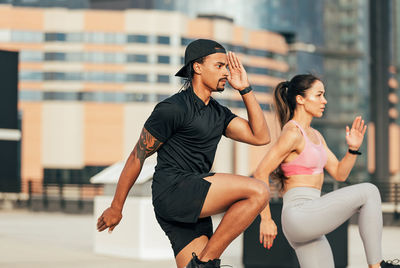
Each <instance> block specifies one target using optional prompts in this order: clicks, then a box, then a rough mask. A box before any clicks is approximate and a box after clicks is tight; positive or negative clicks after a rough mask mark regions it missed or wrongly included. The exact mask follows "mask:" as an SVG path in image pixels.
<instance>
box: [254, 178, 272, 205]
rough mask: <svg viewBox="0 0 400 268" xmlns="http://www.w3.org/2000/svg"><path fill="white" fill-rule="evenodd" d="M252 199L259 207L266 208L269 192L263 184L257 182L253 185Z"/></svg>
mask: <svg viewBox="0 0 400 268" xmlns="http://www.w3.org/2000/svg"><path fill="white" fill-rule="evenodd" d="M253 190H254V197H255V198H256V199H257V200H258V202H259V203H260V205H262V206H266V205H267V203H268V202H269V198H270V191H269V187H268V186H267V184H266V183H265V182H262V181H257V182H256V183H255V185H254V189H253Z"/></svg>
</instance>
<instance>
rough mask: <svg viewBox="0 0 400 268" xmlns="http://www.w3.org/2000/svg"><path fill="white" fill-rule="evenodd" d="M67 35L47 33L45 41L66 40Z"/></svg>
mask: <svg viewBox="0 0 400 268" xmlns="http://www.w3.org/2000/svg"><path fill="white" fill-rule="evenodd" d="M65 40H66V36H65V33H45V35H44V41H50V42H52V41H60V42H65Z"/></svg>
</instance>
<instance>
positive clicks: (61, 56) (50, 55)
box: [44, 52, 66, 61]
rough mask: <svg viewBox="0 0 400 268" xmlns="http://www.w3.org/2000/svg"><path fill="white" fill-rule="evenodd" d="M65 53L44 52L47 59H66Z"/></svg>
mask: <svg viewBox="0 0 400 268" xmlns="http://www.w3.org/2000/svg"><path fill="white" fill-rule="evenodd" d="M65 58H66V57H65V53H61V52H46V53H44V60H45V61H65Z"/></svg>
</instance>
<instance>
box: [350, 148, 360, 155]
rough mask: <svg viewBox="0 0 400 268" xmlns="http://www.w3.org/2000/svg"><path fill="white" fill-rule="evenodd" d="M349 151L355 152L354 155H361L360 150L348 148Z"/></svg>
mask: <svg viewBox="0 0 400 268" xmlns="http://www.w3.org/2000/svg"><path fill="white" fill-rule="evenodd" d="M349 153H351V154H356V155H361V152H360V151H358V150H352V149H349Z"/></svg>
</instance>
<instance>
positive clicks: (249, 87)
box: [239, 86, 253, 96]
mask: <svg viewBox="0 0 400 268" xmlns="http://www.w3.org/2000/svg"><path fill="white" fill-rule="evenodd" d="M252 90H253V89H252V88H251V86H248V87H246V88H245V89H242V90H239V93H240V95H242V96H243V95H244V94H247V93H249V92H250V91H252Z"/></svg>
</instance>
